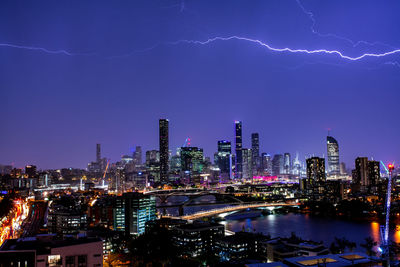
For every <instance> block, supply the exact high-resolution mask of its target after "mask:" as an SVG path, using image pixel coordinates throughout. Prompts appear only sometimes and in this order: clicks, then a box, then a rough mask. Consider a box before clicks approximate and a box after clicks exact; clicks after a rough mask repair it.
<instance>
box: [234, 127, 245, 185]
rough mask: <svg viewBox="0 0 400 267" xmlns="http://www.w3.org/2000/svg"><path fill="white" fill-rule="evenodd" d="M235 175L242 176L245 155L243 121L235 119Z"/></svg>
mask: <svg viewBox="0 0 400 267" xmlns="http://www.w3.org/2000/svg"><path fill="white" fill-rule="evenodd" d="M235 153H236V157H235V158H236V164H235V177H236V178H242V171H243V157H242V122H241V121H235Z"/></svg>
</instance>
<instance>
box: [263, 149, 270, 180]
mask: <svg viewBox="0 0 400 267" xmlns="http://www.w3.org/2000/svg"><path fill="white" fill-rule="evenodd" d="M261 168H262V170H263V174H264V175H265V174H266V175H272V161H271V156H270V155H269V154H268V153H262V154H261Z"/></svg>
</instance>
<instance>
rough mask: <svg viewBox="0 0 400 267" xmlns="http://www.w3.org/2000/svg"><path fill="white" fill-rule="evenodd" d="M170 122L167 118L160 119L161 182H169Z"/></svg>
mask: <svg viewBox="0 0 400 267" xmlns="http://www.w3.org/2000/svg"><path fill="white" fill-rule="evenodd" d="M168 124H169V121H168V120H167V119H160V120H159V132H160V136H159V137H160V182H161V183H168V160H169V151H168V150H169V145H168Z"/></svg>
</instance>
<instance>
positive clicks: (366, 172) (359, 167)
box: [353, 157, 380, 192]
mask: <svg viewBox="0 0 400 267" xmlns="http://www.w3.org/2000/svg"><path fill="white" fill-rule="evenodd" d="M355 167H356V168H355V170H353V185H354V187H353V188H354V189H355V190H361V191H362V192H366V191H368V190H370V189H371V188H372V187H374V186H376V185H377V183H378V182H379V179H380V166H379V161H373V160H368V158H367V157H358V158H356V161H355Z"/></svg>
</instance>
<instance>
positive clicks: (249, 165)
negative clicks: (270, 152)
mask: <svg viewBox="0 0 400 267" xmlns="http://www.w3.org/2000/svg"><path fill="white" fill-rule="evenodd" d="M242 156H243V162H242V167H243V170H242V177H243V178H245V179H252V178H253V155H252V151H251V149H250V148H243V149H242Z"/></svg>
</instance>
